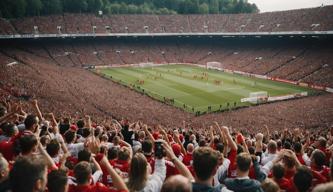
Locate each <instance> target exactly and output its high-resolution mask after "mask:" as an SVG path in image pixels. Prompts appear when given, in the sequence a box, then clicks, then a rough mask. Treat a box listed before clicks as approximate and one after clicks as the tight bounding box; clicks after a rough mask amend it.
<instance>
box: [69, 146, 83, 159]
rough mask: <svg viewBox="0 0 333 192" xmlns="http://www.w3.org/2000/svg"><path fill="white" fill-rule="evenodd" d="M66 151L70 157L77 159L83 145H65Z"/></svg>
mask: <svg viewBox="0 0 333 192" xmlns="http://www.w3.org/2000/svg"><path fill="white" fill-rule="evenodd" d="M67 149H68V151H69V152H70V153H71V156H74V157H77V156H78V154H79V152H80V151H82V150H83V149H84V143H70V144H67Z"/></svg>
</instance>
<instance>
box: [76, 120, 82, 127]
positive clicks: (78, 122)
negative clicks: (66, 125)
mask: <svg viewBox="0 0 333 192" xmlns="http://www.w3.org/2000/svg"><path fill="white" fill-rule="evenodd" d="M76 126H77V128H79V129H82V128H83V127H84V121H83V120H82V119H80V120H78V121H77V122H76Z"/></svg>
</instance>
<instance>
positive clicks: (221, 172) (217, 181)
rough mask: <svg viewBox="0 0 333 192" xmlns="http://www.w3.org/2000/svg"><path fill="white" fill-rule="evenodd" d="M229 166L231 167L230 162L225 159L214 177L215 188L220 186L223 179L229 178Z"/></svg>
mask: <svg viewBox="0 0 333 192" xmlns="http://www.w3.org/2000/svg"><path fill="white" fill-rule="evenodd" d="M229 165H230V160H229V159H227V158H224V159H223V163H222V165H220V166H219V168H218V169H217V171H216V174H215V175H214V180H213V186H214V187H215V186H217V185H219V184H220V179H221V178H223V177H224V178H227V175H228V169H229Z"/></svg>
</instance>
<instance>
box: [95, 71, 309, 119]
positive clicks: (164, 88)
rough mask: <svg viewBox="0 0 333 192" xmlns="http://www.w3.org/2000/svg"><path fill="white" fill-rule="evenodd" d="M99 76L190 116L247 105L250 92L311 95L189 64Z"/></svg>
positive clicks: (300, 89) (280, 84)
mask: <svg viewBox="0 0 333 192" xmlns="http://www.w3.org/2000/svg"><path fill="white" fill-rule="evenodd" d="M98 73H101V74H103V75H104V76H106V77H108V78H110V79H112V80H113V81H115V82H119V83H121V84H124V85H126V86H128V87H131V88H133V89H135V90H137V91H140V92H144V93H145V94H147V95H149V96H151V97H153V98H155V99H157V100H160V101H164V97H165V98H169V99H174V102H173V103H171V104H172V105H174V106H176V107H180V108H183V109H184V110H186V111H188V112H193V113H196V112H198V111H200V113H205V112H209V111H220V110H225V109H230V108H234V107H241V106H248V105H250V103H241V102H240V99H241V98H245V97H249V94H250V93H251V92H258V91H267V93H268V95H269V96H280V95H286V94H292V93H300V92H305V91H306V92H308V93H309V94H312V93H314V90H312V89H309V88H304V87H300V86H296V85H291V84H287V83H281V82H275V81H271V80H264V79H258V78H253V77H245V76H242V75H237V74H230V73H226V72H221V71H216V70H206V69H204V68H200V67H196V66H188V65H163V66H155V67H123V68H107V69H98ZM203 73H207V77H208V80H205V79H201V77H203V76H204V75H203ZM194 76H197V78H194ZM138 80H143V81H144V83H143V84H140V83H139V82H137V81H138ZM214 81H220V82H221V83H220V84H217V83H214ZM143 90H144V91H143ZM235 104H236V105H235ZM209 106H211V107H210V109H209Z"/></svg>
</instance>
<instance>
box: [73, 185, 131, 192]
mask: <svg viewBox="0 0 333 192" xmlns="http://www.w3.org/2000/svg"><path fill="white" fill-rule="evenodd" d="M68 192H126V190H116V189H111V188H108V187H106V186H105V185H103V184H102V183H96V184H95V185H80V186H77V185H70V186H69V188H68Z"/></svg>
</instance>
